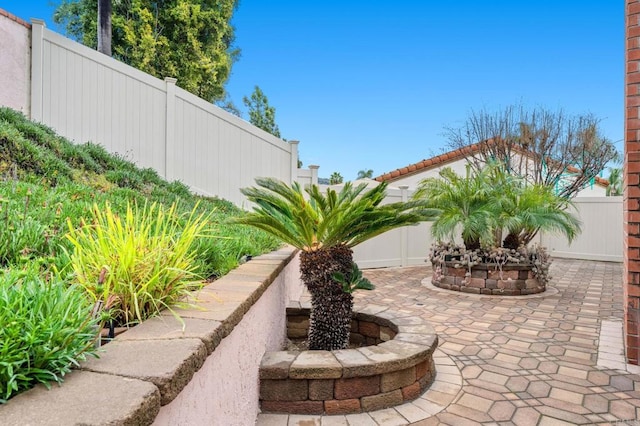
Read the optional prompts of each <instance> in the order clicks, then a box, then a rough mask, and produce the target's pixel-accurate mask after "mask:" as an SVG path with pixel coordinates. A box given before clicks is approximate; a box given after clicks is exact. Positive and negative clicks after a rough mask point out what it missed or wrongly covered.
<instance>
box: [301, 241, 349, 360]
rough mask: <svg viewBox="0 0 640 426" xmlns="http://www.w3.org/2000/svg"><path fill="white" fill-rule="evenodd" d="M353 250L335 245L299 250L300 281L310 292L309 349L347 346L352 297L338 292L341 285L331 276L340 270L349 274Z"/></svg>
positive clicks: (342, 347)
mask: <svg viewBox="0 0 640 426" xmlns="http://www.w3.org/2000/svg"><path fill="white" fill-rule="evenodd" d="M352 264H353V252H352V251H351V249H350V248H349V247H347V246H343V245H339V246H333V247H327V248H320V249H318V250H315V251H303V252H302V253H301V254H300V272H301V273H302V281H303V282H304V283H305V285H306V286H307V289H308V290H309V293H310V294H311V315H310V318H309V349H311V350H325V351H331V350H335V349H346V348H347V346H348V345H349V333H350V331H351V315H352V312H353V296H352V295H351V294H350V293H345V292H344V291H342V285H341V284H340V283H338V282H336V281H335V280H334V279H333V274H334V273H336V272H341V273H342V274H343V275H344V276H345V277H347V276H349V274H350V273H351V266H352Z"/></svg>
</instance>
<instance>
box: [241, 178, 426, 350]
mask: <svg viewBox="0 0 640 426" xmlns="http://www.w3.org/2000/svg"><path fill="white" fill-rule="evenodd" d="M256 183H257V185H258V187H251V188H244V189H242V190H241V191H242V193H243V194H244V195H245V196H246V197H247V198H248V199H249V200H250V201H252V202H253V203H255V207H254V210H253V212H251V213H249V214H247V215H246V216H244V217H242V218H239V219H237V222H239V223H242V224H246V225H251V226H254V227H257V228H260V229H263V230H265V231H267V232H269V233H271V234H273V235H275V236H276V237H278V238H280V239H281V240H282V241H284V242H286V243H289V244H291V245H293V246H295V247H297V248H299V249H300V250H301V253H300V272H301V275H302V281H303V282H304V284H305V285H306V287H307V289H308V290H309V293H310V294H311V316H310V325H309V349H312V350H334V349H344V348H346V347H347V345H348V343H349V331H350V327H351V315H352V310H353V296H352V294H351V293H352V291H353V290H354V288H358V286H357V285H355V286H354V285H351V284H349V283H353V279H357V275H358V273H357V268H354V263H353V252H352V248H353V247H354V246H356V245H357V244H360V243H362V242H363V241H366V240H368V239H370V238H372V237H375V236H377V235H380V234H382V233H383V232H386V231H388V230H391V229H394V228H397V227H401V226H405V225H411V224H415V223H417V222H419V221H422V220H428V219H430V218H431V217H432V216H433V214H432V212H431V210H428V209H425V208H423V207H422V206H423V205H424V203H421V202H409V203H392V204H384V205H383V204H382V201H383V200H384V198H385V196H386V191H385V188H386V184H384V183H383V184H380V185H378V186H377V187H375V188H373V189H367V187H366V185H365V184H362V185H358V186H355V187H354V186H353V185H352V184H351V183H347V184H345V186H344V188H343V189H342V190H341V191H340V192H336V191H334V190H332V189H328V190H327V192H326V194H323V193H321V192H320V190H319V189H318V187H317V186H316V185H312V186H311V187H310V188H308V189H305V190H303V189H302V188H301V187H300V185H299V184H298V183H294V184H293V185H291V186H290V185H288V184H286V183H284V182H281V181H278V180H275V179H269V178H259V179H256ZM305 193H306V194H305ZM356 284H357V283H356Z"/></svg>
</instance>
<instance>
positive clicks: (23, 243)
mask: <svg viewBox="0 0 640 426" xmlns="http://www.w3.org/2000/svg"><path fill="white" fill-rule="evenodd" d="M128 202H129V203H138V204H144V203H145V202H157V203H160V204H162V205H164V206H167V207H168V206H170V205H171V204H172V203H177V205H178V210H179V212H181V213H185V214H187V213H189V212H191V211H192V210H193V209H194V207H195V206H196V205H197V207H196V208H197V211H198V213H200V212H205V213H211V218H210V221H209V223H208V228H209V229H208V230H207V231H208V233H210V234H212V235H214V237H207V238H200V239H199V240H198V242H197V253H198V254H197V263H198V270H199V273H200V275H201V276H202V277H212V276H219V275H222V274H224V273H226V272H227V271H228V270H230V269H232V268H233V267H235V266H236V265H237V263H238V260H239V259H240V258H241V257H242V256H244V255H257V254H260V253H264V252H266V251H269V250H272V249H274V248H276V247H278V246H279V242H278V241H276V240H275V239H273V238H272V237H270V236H267V235H266V234H265V233H262V232H260V231H257V230H253V229H249V228H246V227H241V226H237V225H229V224H226V223H225V222H226V220H227V219H228V218H230V217H233V216H237V215H241V214H243V213H242V211H241V210H240V209H238V208H236V207H235V206H234V205H232V204H231V203H229V202H227V201H224V200H219V199H213V198H205V197H200V196H197V195H194V194H192V193H190V192H189V190H188V188H187V187H186V186H185V185H184V184H182V183H180V182H167V181H165V180H164V179H162V178H161V177H159V176H158V174H157V173H156V172H155V171H154V170H152V169H140V168H138V167H136V165H135V164H133V163H131V162H129V161H127V160H126V159H124V158H122V157H120V156H117V155H111V154H109V153H107V152H106V151H105V150H104V149H103V148H102V147H101V146H98V145H95V144H91V143H88V144H84V145H74V144H72V143H71V142H69V141H68V140H66V139H64V138H62V137H60V136H58V135H56V134H55V132H53V131H52V130H51V129H49V128H47V127H46V126H43V125H41V124H37V123H33V122H31V121H29V120H27V119H26V118H25V117H24V116H23V115H22V114H21V113H19V112H16V111H14V110H11V109H8V108H0V269H6V268H11V269H12V268H21V267H23V266H24V265H25V263H27V262H28V263H33V262H39V263H40V264H41V265H42V268H43V269H45V270H46V269H48V268H50V267H52V266H55V267H57V268H61V267H64V263H65V262H66V260H67V259H66V258H65V255H64V254H65V253H64V252H65V249H69V242H68V241H67V239H66V238H65V237H64V235H65V233H66V231H67V226H68V225H67V218H68V219H69V220H70V223H71V225H72V226H75V225H78V224H80V223H81V221H83V220H84V219H86V218H88V217H89V216H90V210H91V208H92V206H93V205H94V203H95V204H97V205H98V206H99V207H100V206H104V205H105V204H106V203H109V204H110V205H111V208H112V209H113V210H114V211H115V212H118V213H121V214H122V213H124V212H125V210H126V206H127V203H128Z"/></svg>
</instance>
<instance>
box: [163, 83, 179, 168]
mask: <svg viewBox="0 0 640 426" xmlns="http://www.w3.org/2000/svg"><path fill="white" fill-rule="evenodd" d="M164 81H165V83H166V96H167V114H166V116H165V123H164V124H165V135H164V155H165V156H164V178H165V179H166V180H168V181H173V180H175V171H174V167H173V165H174V164H175V161H174V155H173V154H174V153H173V150H174V147H175V137H176V131H175V128H176V81H178V80H176V79H175V78H173V77H165V78H164Z"/></svg>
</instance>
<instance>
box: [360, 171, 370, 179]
mask: <svg viewBox="0 0 640 426" xmlns="http://www.w3.org/2000/svg"><path fill="white" fill-rule="evenodd" d="M371 178H373V170H371V169H366V170H360V171H359V172H358V177H357V179H371Z"/></svg>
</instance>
